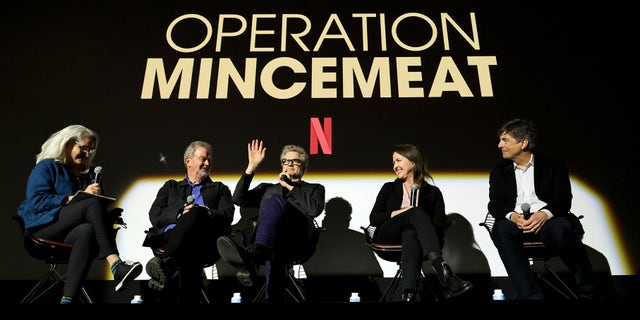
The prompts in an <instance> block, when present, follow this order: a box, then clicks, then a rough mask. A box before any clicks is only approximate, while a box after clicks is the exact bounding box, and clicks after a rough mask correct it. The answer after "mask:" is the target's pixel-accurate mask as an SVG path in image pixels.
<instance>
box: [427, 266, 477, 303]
mask: <svg viewBox="0 0 640 320" xmlns="http://www.w3.org/2000/svg"><path fill="white" fill-rule="evenodd" d="M433 269H434V270H435V271H436V275H437V276H438V280H439V281H440V284H441V285H442V286H443V287H444V297H445V299H448V298H453V297H457V296H459V295H461V294H463V293H465V292H467V291H469V290H471V289H472V288H473V284H472V283H471V282H469V281H465V280H462V279H460V278H458V276H456V275H455V273H453V271H452V270H451V267H449V265H448V264H447V263H446V262H444V261H442V262H441V263H440V265H439V266H434V268H433Z"/></svg>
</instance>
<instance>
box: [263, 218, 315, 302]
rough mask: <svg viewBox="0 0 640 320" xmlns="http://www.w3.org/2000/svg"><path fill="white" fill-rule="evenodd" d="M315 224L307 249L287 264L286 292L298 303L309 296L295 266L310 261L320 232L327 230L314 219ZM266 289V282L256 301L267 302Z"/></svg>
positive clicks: (304, 300)
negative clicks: (296, 274)
mask: <svg viewBox="0 0 640 320" xmlns="http://www.w3.org/2000/svg"><path fill="white" fill-rule="evenodd" d="M313 226H314V227H313V231H312V234H311V239H310V241H309V246H308V247H307V248H306V249H305V250H303V251H302V252H301V254H300V255H297V256H295V257H291V258H290V259H289V260H288V261H287V264H286V265H285V271H286V275H287V278H286V283H285V292H286V293H287V296H288V297H289V298H290V299H291V300H292V301H293V302H296V303H303V302H306V301H307V298H306V296H305V294H304V291H303V288H302V285H301V284H300V283H299V280H298V279H297V278H296V276H295V272H294V266H301V265H302V264H304V263H306V262H307V261H309V259H310V258H311V256H313V254H314V253H315V251H316V248H317V247H318V243H319V242H320V234H321V233H322V231H324V230H325V229H324V228H322V227H320V226H318V223H317V222H316V221H315V220H313ZM266 289H267V283H266V282H265V283H264V284H263V285H262V287H261V288H260V290H259V291H258V293H257V294H256V296H255V297H254V299H253V302H254V303H262V302H265V300H266Z"/></svg>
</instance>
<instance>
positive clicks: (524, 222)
mask: <svg viewBox="0 0 640 320" xmlns="http://www.w3.org/2000/svg"><path fill="white" fill-rule="evenodd" d="M498 137H499V139H500V142H499V143H498V148H499V149H500V151H501V152H502V158H503V159H504V161H503V162H501V163H499V164H498V165H496V166H495V167H494V168H493V169H492V170H491V174H490V177H489V204H488V208H489V213H491V214H492V215H493V216H494V217H495V219H496V220H495V224H494V226H493V230H492V235H491V237H492V239H493V242H494V244H495V246H496V248H497V249H498V253H499V254H500V258H501V259H502V262H503V263H504V266H505V268H506V270H507V273H508V275H509V279H510V280H511V284H512V286H513V290H514V299H543V298H544V294H543V292H542V290H541V289H540V287H539V286H538V285H537V284H536V282H535V281H534V275H533V273H532V270H531V268H530V265H529V261H528V259H527V257H526V255H525V254H524V251H523V246H522V242H523V241H524V240H530V241H531V240H533V241H542V242H543V243H544V244H545V245H546V246H547V247H548V248H550V249H551V250H553V251H554V252H555V253H557V254H558V256H559V257H560V258H561V259H562V261H563V262H564V263H565V264H566V265H567V266H568V267H569V269H570V270H571V272H572V273H573V275H574V278H575V280H576V284H577V285H578V288H579V294H580V297H581V298H594V297H595V296H596V278H595V274H594V271H593V268H592V266H591V263H590V262H589V259H588V256H587V252H586V249H585V247H584V244H583V243H582V240H581V238H582V233H581V232H578V230H582V228H581V226H579V221H578V220H577V219H575V216H573V214H572V213H570V209H571V200H572V198H573V195H572V193H571V183H570V180H569V171H568V169H567V167H566V166H565V165H564V164H562V163H561V162H560V161H557V160H555V159H553V158H550V157H545V156H543V155H541V154H538V153H534V152H533V151H534V148H535V138H536V130H535V126H534V124H533V123H532V122H531V121H528V120H524V119H513V120H509V121H507V122H505V123H503V124H502V125H501V126H500V128H499V129H498ZM523 204H525V205H524V206H525V207H526V206H527V204H528V205H529V206H530V212H531V215H530V216H526V215H524V214H519V213H518V208H522V207H523V206H522V205H523Z"/></svg>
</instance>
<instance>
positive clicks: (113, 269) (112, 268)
mask: <svg viewBox="0 0 640 320" xmlns="http://www.w3.org/2000/svg"><path fill="white" fill-rule="evenodd" d="M121 263H122V260H118V261H116V262H115V263H114V264H113V265H112V266H111V273H113V274H116V269H118V266H119V265H120V264H121Z"/></svg>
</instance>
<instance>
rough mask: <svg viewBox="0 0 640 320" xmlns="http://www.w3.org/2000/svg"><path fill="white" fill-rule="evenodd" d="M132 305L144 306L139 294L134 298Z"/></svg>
mask: <svg viewBox="0 0 640 320" xmlns="http://www.w3.org/2000/svg"><path fill="white" fill-rule="evenodd" d="M131 304H142V296H141V295H139V294H136V295H135V296H133V299H131Z"/></svg>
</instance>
